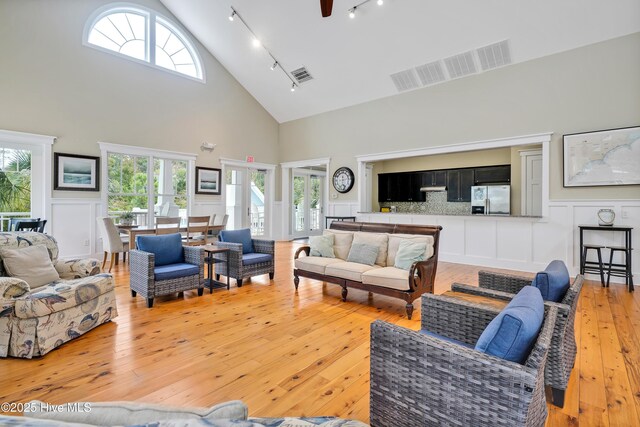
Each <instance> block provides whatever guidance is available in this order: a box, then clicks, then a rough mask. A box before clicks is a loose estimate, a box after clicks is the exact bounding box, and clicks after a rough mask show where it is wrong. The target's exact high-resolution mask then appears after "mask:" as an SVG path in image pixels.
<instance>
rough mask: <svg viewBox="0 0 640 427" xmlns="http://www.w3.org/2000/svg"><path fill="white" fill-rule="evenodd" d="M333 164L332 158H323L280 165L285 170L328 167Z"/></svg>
mask: <svg viewBox="0 0 640 427" xmlns="http://www.w3.org/2000/svg"><path fill="white" fill-rule="evenodd" d="M329 162H331V157H323V158H321V159H309V160H297V161H293V162H283V163H280V167H281V168H283V169H285V168H289V169H294V168H304V167H307V166H317V165H325V164H326V165H328V164H329Z"/></svg>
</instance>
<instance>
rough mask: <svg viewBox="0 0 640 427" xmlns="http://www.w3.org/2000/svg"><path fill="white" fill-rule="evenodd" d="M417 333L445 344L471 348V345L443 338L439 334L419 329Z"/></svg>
mask: <svg viewBox="0 0 640 427" xmlns="http://www.w3.org/2000/svg"><path fill="white" fill-rule="evenodd" d="M418 332H419V333H421V334H422V335H426V336H428V337H434V338H439V339H441V340H443V341H447V342H450V343H452V344H457V345H461V346H463V347H467V348H473V346H472V345H469V344H467V343H466V342H462V341H458V340H454V339H453V338H449V337H445V336H444V335H439V334H436V333H435V332H431V331H427V330H426V329H420V330H419V331H418Z"/></svg>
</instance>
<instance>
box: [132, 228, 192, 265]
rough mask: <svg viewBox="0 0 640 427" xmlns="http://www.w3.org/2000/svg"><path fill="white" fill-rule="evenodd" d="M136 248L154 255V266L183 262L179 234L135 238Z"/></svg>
mask: <svg viewBox="0 0 640 427" xmlns="http://www.w3.org/2000/svg"><path fill="white" fill-rule="evenodd" d="M136 247H137V248H138V249H140V250H141V251H145V252H151V253H153V254H155V266H156V267H157V266H160V265H168V264H177V263H180V262H184V250H183V249H182V236H181V235H180V233H173V234H163V235H160V236H155V235H141V236H136Z"/></svg>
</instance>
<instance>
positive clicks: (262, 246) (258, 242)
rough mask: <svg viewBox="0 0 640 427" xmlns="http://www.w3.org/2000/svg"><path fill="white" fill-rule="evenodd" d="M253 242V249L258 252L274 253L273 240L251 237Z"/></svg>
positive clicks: (274, 244)
mask: <svg viewBox="0 0 640 427" xmlns="http://www.w3.org/2000/svg"><path fill="white" fill-rule="evenodd" d="M251 240H252V242H253V251H254V252H256V253H259V254H269V255H275V253H276V242H275V240H262V239H251Z"/></svg>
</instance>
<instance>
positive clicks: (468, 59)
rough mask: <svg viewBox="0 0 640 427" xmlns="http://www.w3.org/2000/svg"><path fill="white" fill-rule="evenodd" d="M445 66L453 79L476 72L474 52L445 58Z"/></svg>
mask: <svg viewBox="0 0 640 427" xmlns="http://www.w3.org/2000/svg"><path fill="white" fill-rule="evenodd" d="M444 63H445V65H446V66H447V71H448V72H449V77H451V78H452V79H455V78H458V77H462V76H467V75H469V74H473V73H475V72H476V64H475V62H473V52H465V53H461V54H460V55H455V56H451V57H449V58H445V60H444Z"/></svg>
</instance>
